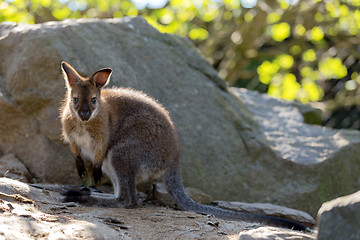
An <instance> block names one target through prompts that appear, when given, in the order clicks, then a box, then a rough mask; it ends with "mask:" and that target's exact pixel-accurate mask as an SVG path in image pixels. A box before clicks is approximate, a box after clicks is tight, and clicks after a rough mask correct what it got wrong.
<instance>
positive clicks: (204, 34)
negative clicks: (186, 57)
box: [0, 0, 360, 108]
mask: <svg viewBox="0 0 360 240" xmlns="http://www.w3.org/2000/svg"><path fill="white" fill-rule="evenodd" d="M137 2H138V1H137ZM149 2H151V1H149ZM289 2H291V1H285V0H258V1H257V4H256V5H254V3H256V1H250V0H223V1H219V0H202V1H192V0H168V1H165V0H164V4H165V5H164V6H163V7H162V8H158V9H156V8H155V9H154V8H150V7H146V6H144V5H143V6H140V5H136V4H135V3H134V2H133V1H130V0H2V2H1V3H0V21H15V22H25V23H40V22H46V21H55V20H63V19H65V18H80V17H86V18H90V17H99V18H112V17H123V16H136V15H141V16H143V17H144V18H145V19H146V20H147V21H148V22H149V23H150V24H151V25H153V26H154V27H156V28H157V29H159V30H160V31H161V32H164V33H171V34H178V35H181V36H186V37H188V38H190V39H191V40H193V42H194V44H195V45H196V46H197V47H198V48H199V49H200V51H201V52H202V53H203V55H204V56H205V57H206V58H207V59H208V60H209V62H210V63H211V64H213V66H214V67H215V68H217V69H218V71H219V74H220V76H221V77H223V78H225V79H226V80H227V81H228V82H229V83H230V84H232V85H236V86H245V87H248V88H255V89H256V88H258V87H259V86H260V87H262V89H260V88H259V90H261V91H264V90H265V91H267V92H268V93H269V94H270V95H272V96H275V97H280V98H284V99H288V100H298V101H301V102H304V103H306V102H309V101H319V100H322V99H323V97H324V94H325V92H324V90H323V89H322V87H324V86H325V85H326V83H327V81H329V80H334V79H338V80H341V81H343V82H344V84H343V89H342V90H341V92H342V93H341V94H342V96H346V98H347V100H348V101H347V104H354V105H355V104H360V99H359V97H358V95H359V92H360V80H359V79H360V77H359V75H358V74H357V72H356V70H358V71H359V70H360V67H358V65H356V66H355V67H354V63H356V62H358V63H359V61H360V54H359V51H358V45H359V38H358V35H359V34H360V10H359V9H360V8H359V7H360V1H359V0H343V1H340V0H333V1H322V0H303V1H297V2H296V3H295V4H293V5H289ZM149 6H150V5H149ZM256 81H257V83H256ZM264 86H265V88H264ZM349 99H351V100H349ZM335 105H336V106H337V107H338V106H341V101H338V103H337V104H331V103H329V104H328V106H332V108H336V107H334V106H335Z"/></svg>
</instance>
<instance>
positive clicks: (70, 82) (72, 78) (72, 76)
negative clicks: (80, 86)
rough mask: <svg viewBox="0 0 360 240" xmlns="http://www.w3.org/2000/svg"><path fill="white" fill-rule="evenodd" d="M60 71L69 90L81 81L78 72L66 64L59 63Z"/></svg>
mask: <svg viewBox="0 0 360 240" xmlns="http://www.w3.org/2000/svg"><path fill="white" fill-rule="evenodd" d="M61 70H62V72H63V75H64V78H65V81H66V85H67V86H68V87H70V88H71V87H73V86H74V84H75V83H76V82H77V81H79V80H80V79H81V77H80V75H79V74H78V72H77V71H76V70H75V69H74V68H73V67H72V66H71V65H70V64H68V63H67V62H64V61H62V62H61Z"/></svg>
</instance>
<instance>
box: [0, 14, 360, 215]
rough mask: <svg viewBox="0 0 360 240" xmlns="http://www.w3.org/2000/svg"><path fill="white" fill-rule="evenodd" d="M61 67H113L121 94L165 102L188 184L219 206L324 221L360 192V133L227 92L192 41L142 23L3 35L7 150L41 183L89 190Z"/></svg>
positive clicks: (18, 29)
mask: <svg viewBox="0 0 360 240" xmlns="http://www.w3.org/2000/svg"><path fill="white" fill-rule="evenodd" d="M62 60H65V61H67V62H69V63H70V64H72V65H73V66H74V67H75V68H76V69H78V70H79V72H80V73H81V74H83V75H89V74H91V73H93V72H94V71H96V70H98V69H99V68H102V67H112V68H113V70H114V72H113V76H112V82H111V86H125V87H133V88H135V89H138V90H143V91H145V92H146V93H148V94H149V95H150V96H153V97H154V98H156V99H158V100H159V102H161V103H163V105H164V106H165V107H166V108H167V109H168V110H169V112H170V115H171V116H172V118H173V120H174V122H175V124H176V126H177V128H178V130H179V133H180V137H181V140H182V146H183V175H184V183H185V185H187V186H192V187H196V188H199V189H201V190H203V191H205V192H207V193H209V194H210V195H212V196H213V197H214V199H219V200H234V201H245V202H252V201H254V202H271V203H274V204H280V205H286V206H288V207H293V208H299V209H301V210H304V211H307V212H309V213H311V214H312V215H315V214H316V212H317V210H318V208H319V207H320V205H321V203H322V202H324V201H326V200H329V199H333V198H334V197H337V196H339V195H345V194H348V193H351V192H353V191H355V189H357V188H358V187H359V185H360V182H359V180H357V179H358V176H359V175H360V170H359V169H360V134H359V133H358V132H349V131H335V130H330V129H326V128H321V127H316V126H309V125H307V124H304V122H303V119H304V118H303V115H302V114H301V113H304V110H303V109H301V107H300V108H299V106H298V105H295V104H292V103H285V102H283V101H279V100H275V99H271V98H269V97H266V96H262V95H259V94H256V93H253V92H250V91H246V90H239V89H228V88H227V87H226V84H225V82H224V81H223V80H222V79H220V78H219V77H218V75H217V73H216V71H215V70H214V69H213V68H212V67H211V66H210V65H209V64H208V63H207V62H206V61H205V60H204V59H203V58H202V57H201V56H200V55H199V54H198V53H197V51H196V50H195V48H194V47H193V46H192V45H191V44H190V43H189V42H188V41H187V40H185V39H182V38H179V37H176V36H171V35H167V34H161V33H159V32H158V31H157V30H155V29H154V28H152V27H151V26H150V25H148V24H147V23H146V21H145V20H143V19H142V18H124V19H109V20H97V19H82V20H67V21H64V22H50V23H44V24H37V25H27V24H14V23H3V24H1V25H0V84H1V88H0V150H1V151H2V152H4V153H13V154H15V155H16V156H17V158H18V159H19V160H20V161H22V162H23V163H24V164H25V165H26V167H27V168H28V170H29V172H30V173H31V174H32V176H33V177H34V178H36V179H37V180H38V181H41V182H50V183H71V184H75V183H78V182H79V178H78V177H77V173H76V170H75V168H74V163H73V160H72V156H71V154H70V151H69V148H68V147H67V146H65V145H64V144H63V143H62V141H61V137H60V124H59V121H58V108H59V106H60V105H61V102H62V99H63V97H64V94H65V84H64V81H63V79H62V76H61V71H60V62H61V61H62ZM306 111H307V110H306ZM306 111H305V112H306Z"/></svg>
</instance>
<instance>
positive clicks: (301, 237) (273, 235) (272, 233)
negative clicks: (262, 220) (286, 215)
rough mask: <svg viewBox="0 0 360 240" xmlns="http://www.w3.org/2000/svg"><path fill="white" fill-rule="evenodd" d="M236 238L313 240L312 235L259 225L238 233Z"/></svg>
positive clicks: (251, 239)
mask: <svg viewBox="0 0 360 240" xmlns="http://www.w3.org/2000/svg"><path fill="white" fill-rule="evenodd" d="M237 239H238V240H281V239H283V240H310V239H313V240H315V239H316V237H315V236H314V235H309V234H304V233H300V232H294V231H293V232H290V233H289V231H286V230H284V229H278V228H271V227H270V228H269V227H260V228H257V229H252V230H249V231H243V232H242V233H240V234H239V237H238V238H237Z"/></svg>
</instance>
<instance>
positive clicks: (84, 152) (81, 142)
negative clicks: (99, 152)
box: [69, 130, 96, 162]
mask: <svg viewBox="0 0 360 240" xmlns="http://www.w3.org/2000/svg"><path fill="white" fill-rule="evenodd" d="M69 137H70V138H71V139H72V140H73V141H74V142H75V143H76V145H77V146H78V147H79V148H80V150H81V156H82V157H84V158H87V159H89V160H91V162H94V159H95V149H96V143H95V141H94V139H93V138H92V137H91V136H90V134H89V132H88V131H86V130H83V131H80V132H77V131H73V132H72V133H71V134H70V136H69Z"/></svg>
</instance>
